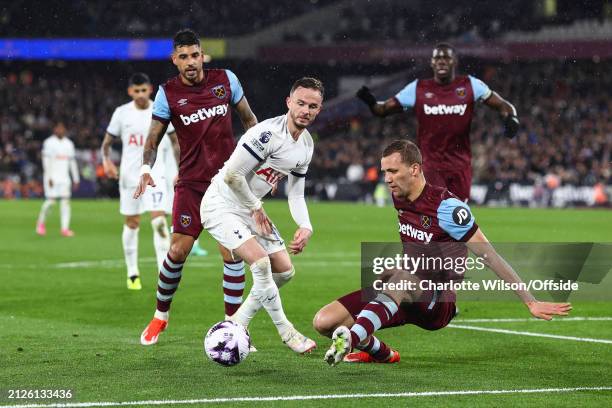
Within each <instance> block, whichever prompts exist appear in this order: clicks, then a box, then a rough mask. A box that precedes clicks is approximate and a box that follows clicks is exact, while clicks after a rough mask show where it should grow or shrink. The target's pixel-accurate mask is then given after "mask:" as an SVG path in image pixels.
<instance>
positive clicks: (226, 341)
mask: <svg viewBox="0 0 612 408" xmlns="http://www.w3.org/2000/svg"><path fill="white" fill-rule="evenodd" d="M249 347H251V337H250V336H249V333H248V332H247V331H246V329H245V328H244V327H242V326H241V325H239V324H237V323H234V322H230V321H229V320H224V321H222V322H219V323H216V324H215V325H213V327H211V328H210V330H208V333H206V337H204V353H205V354H206V355H207V356H208V358H209V359H211V360H212V361H214V362H215V363H217V364H221V365H224V366H234V365H236V364H238V363H240V362H241V361H242V360H244V359H245V358H247V356H248V355H249Z"/></svg>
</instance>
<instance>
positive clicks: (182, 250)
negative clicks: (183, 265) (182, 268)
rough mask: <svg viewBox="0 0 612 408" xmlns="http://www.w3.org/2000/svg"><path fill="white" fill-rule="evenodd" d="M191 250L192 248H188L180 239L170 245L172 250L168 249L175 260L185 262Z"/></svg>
mask: <svg viewBox="0 0 612 408" xmlns="http://www.w3.org/2000/svg"><path fill="white" fill-rule="evenodd" d="M190 251H191V248H187V247H186V246H185V245H183V244H182V243H181V242H180V241H179V242H173V243H172V244H171V245H170V250H169V251H168V255H169V256H170V258H172V260H173V261H175V262H185V260H186V259H187V256H188V255H189V252H190Z"/></svg>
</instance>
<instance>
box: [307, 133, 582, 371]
mask: <svg viewBox="0 0 612 408" xmlns="http://www.w3.org/2000/svg"><path fill="white" fill-rule="evenodd" d="M381 169H382V172H383V173H384V175H385V182H386V183H387V185H388V186H389V188H390V190H391V193H392V195H393V203H394V205H395V208H396V210H397V212H398V220H399V233H400V238H401V240H402V243H403V244H404V248H405V249H404V251H406V248H410V246H411V245H417V246H421V247H424V246H427V245H424V244H429V243H431V242H442V243H446V244H450V243H452V242H466V245H467V247H468V248H469V249H470V251H472V252H473V253H474V254H475V255H477V256H478V257H480V259H482V260H483V262H484V263H485V264H486V266H488V267H489V268H490V269H491V270H493V272H494V273H495V274H496V275H497V276H498V277H499V278H500V279H503V280H504V281H505V282H508V283H512V284H516V283H520V282H522V281H521V278H520V277H519V276H518V275H517V274H516V272H515V271H514V270H513V269H512V267H511V266H510V265H508V263H507V262H506V261H504V260H503V259H502V258H501V257H500V256H499V254H497V252H496V251H495V249H494V248H493V246H492V245H491V244H490V243H489V241H488V240H487V238H486V237H485V235H484V233H483V232H482V231H481V230H480V228H479V227H478V225H477V224H476V222H475V220H474V217H473V215H472V213H471V211H470V208H469V207H468V205H467V204H465V203H464V202H463V201H460V200H459V199H458V198H457V197H456V196H455V195H454V194H452V193H451V192H449V191H448V189H446V188H444V187H439V186H435V185H432V184H429V182H427V181H426V179H425V177H424V176H423V161H422V158H421V152H420V151H419V149H418V147H417V146H416V145H415V144H414V143H412V142H410V141H407V140H398V141H395V142H393V143H391V144H390V145H389V146H387V147H386V148H385V150H384V152H383V157H382V159H381ZM423 217H427V218H428V221H427V223H424V222H423V220H424V218H423ZM459 246H460V245H459V244H457V247H459ZM466 254H467V252H466ZM415 275H418V273H417V274H411V273H410V272H409V271H407V270H399V269H398V270H394V271H392V273H390V274H389V277H388V280H387V282H390V283H396V284H397V283H399V284H401V283H403V282H409V281H413V282H416V281H418V280H424V279H427V278H426V277H425V276H415ZM420 288H421V286H420V285H418V284H417V285H415V289H414V290H410V289H407V290H382V291H380V293H378V295H376V296H375V297H374V298H373V299H371V300H369V299H368V296H369V292H368V291H367V290H366V289H362V290H357V291H355V292H352V293H349V294H347V295H345V296H343V297H341V298H340V299H338V300H336V301H334V302H332V303H330V304H328V305H326V306H324V307H323V308H322V309H321V310H319V312H318V313H317V314H316V316H315V318H314V321H313V325H314V328H315V329H316V330H317V331H318V332H319V333H321V334H322V335H324V336H327V337H332V339H333V343H332V346H331V347H330V349H329V350H328V351H327V353H326V354H325V360H326V361H327V362H328V363H329V364H330V365H336V364H338V363H340V362H341V361H347V362H361V363H364V362H367V363H396V362H399V360H400V355H399V353H398V352H397V351H395V350H393V349H391V348H390V347H388V346H387V345H386V344H385V343H383V342H382V341H380V340H378V339H377V338H376V337H375V336H374V332H375V331H377V330H379V329H385V328H389V327H394V326H401V325H405V324H414V325H417V326H419V327H421V328H423V329H426V330H438V329H441V328H443V327H446V325H448V324H449V322H450V321H451V320H452V319H453V317H455V315H456V307H455V301H454V300H455V293H454V291H452V290H448V291H447V290H421V289H420ZM515 293H516V294H517V296H518V297H519V298H520V299H521V301H522V302H523V303H524V304H525V305H526V306H527V308H528V309H529V312H530V313H531V314H532V315H533V316H534V317H537V318H539V319H545V320H551V319H552V317H553V316H555V315H559V316H565V315H567V314H568V313H569V311H570V310H571V305H570V304H569V303H550V302H539V301H537V300H536V299H535V298H534V296H533V295H532V294H531V293H530V292H529V291H526V290H516V291H515ZM353 350H359V351H357V352H353V353H351V352H352V351H353ZM349 353H350V354H349Z"/></svg>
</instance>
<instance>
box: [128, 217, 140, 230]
mask: <svg viewBox="0 0 612 408" xmlns="http://www.w3.org/2000/svg"><path fill="white" fill-rule="evenodd" d="M125 225H127V226H128V228H130V229H136V228H138V227H139V226H140V218H139V217H126V218H125Z"/></svg>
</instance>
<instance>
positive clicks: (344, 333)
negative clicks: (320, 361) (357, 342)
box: [325, 326, 352, 366]
mask: <svg viewBox="0 0 612 408" xmlns="http://www.w3.org/2000/svg"><path fill="white" fill-rule="evenodd" d="M351 349H352V347H351V331H350V330H349V329H348V327H346V326H340V327H338V328H336V330H334V333H333V334H332V345H331V346H330V347H329V350H327V352H326V353H325V361H327V364H329V365H330V366H335V365H338V363H340V362H341V361H342V360H343V359H344V357H345V356H346V355H347V354H348V353H350V352H351Z"/></svg>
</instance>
